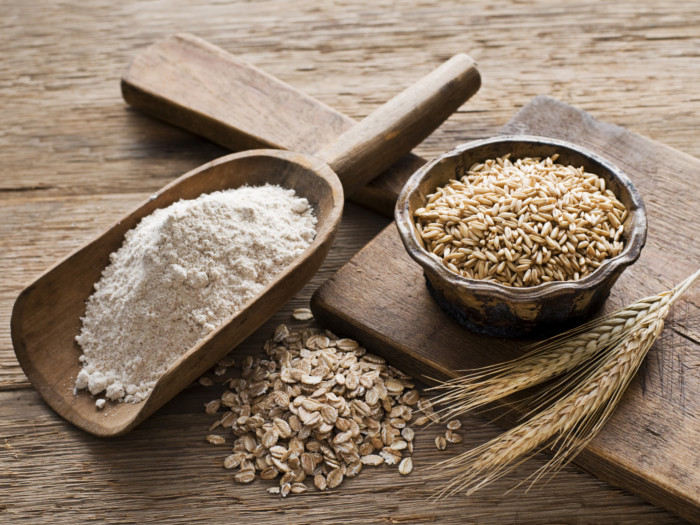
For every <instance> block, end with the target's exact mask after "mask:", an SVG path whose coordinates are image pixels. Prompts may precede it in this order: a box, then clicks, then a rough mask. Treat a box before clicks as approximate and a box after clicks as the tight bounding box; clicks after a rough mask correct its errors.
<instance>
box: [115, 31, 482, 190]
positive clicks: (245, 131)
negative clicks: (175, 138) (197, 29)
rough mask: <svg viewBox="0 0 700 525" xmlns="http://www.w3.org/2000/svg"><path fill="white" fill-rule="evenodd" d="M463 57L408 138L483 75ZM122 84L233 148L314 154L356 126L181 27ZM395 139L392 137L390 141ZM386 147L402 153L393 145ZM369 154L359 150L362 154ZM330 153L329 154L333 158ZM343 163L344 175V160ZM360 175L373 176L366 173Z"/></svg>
mask: <svg viewBox="0 0 700 525" xmlns="http://www.w3.org/2000/svg"><path fill="white" fill-rule="evenodd" d="M464 58H466V57H464ZM448 63H449V62H448ZM461 63H462V66H460V67H457V68H455V69H450V70H449V71H445V73H446V75H445V76H444V77H443V78H442V80H440V82H442V83H443V84H444V85H442V84H441V85H442V87H443V89H445V94H446V95H448V96H446V98H445V99H444V100H443V101H442V103H441V101H440V100H435V101H434V102H435V103H436V106H440V107H439V108H437V110H436V112H435V114H434V115H432V114H429V115H427V116H426V115H422V116H421V117H420V118H425V119H426V121H428V120H430V122H431V124H430V126H432V128H430V127H426V128H425V131H424V133H420V134H419V135H422V137H421V138H412V140H410V141H408V142H406V143H405V144H409V142H412V143H415V144H417V143H418V142H420V140H421V139H422V138H424V137H425V136H426V135H428V134H429V133H430V131H431V130H432V129H433V128H435V127H437V126H438V125H439V124H440V122H442V121H443V120H444V119H445V118H447V116H449V114H450V113H452V112H453V111H454V110H455V109H456V108H457V107H459V106H460V105H461V104H462V103H463V102H465V101H466V100H467V99H468V98H469V97H470V96H472V95H473V94H474V93H475V92H476V91H477V90H478V89H479V86H480V77H479V73H478V71H477V69H476V66H475V65H474V63H473V62H471V60H467V61H466V62H465V61H461ZM442 67H444V66H441V67H440V68H438V71H439V70H441V69H442ZM434 73H436V72H434ZM450 75H451V76H450ZM424 80H425V79H424ZM121 87H122V94H123V96H124V99H125V100H126V102H127V103H129V104H130V105H131V106H133V107H134V108H136V109H138V110H140V111H142V112H144V113H146V114H149V115H151V116H154V117H156V118H159V119H161V120H164V121H166V122H168V123H170V124H174V125H176V126H179V127H181V128H184V129H186V130H188V131H191V132H193V133H196V134H198V135H201V136H203V137H205V138H208V139H209V140H211V141H212V142H215V143H217V144H220V145H222V146H224V147H226V148H229V149H232V150H240V149H251V148H261V147H262V148H277V149H288V150H292V151H296V152H299V153H311V154H313V153H315V152H318V150H319V149H321V148H323V147H324V146H325V145H326V143H327V142H328V141H329V139H333V138H336V137H339V135H341V134H342V133H343V132H345V131H347V130H349V129H351V128H352V127H353V126H354V125H355V122H354V121H353V120H352V119H350V118H348V117H346V116H344V115H343V114H341V113H339V112H337V111H335V110H333V109H332V108H330V107H328V106H326V105H325V104H322V103H320V102H318V101H317V100H315V99H313V98H312V97H309V96H308V95H305V94H304V93H302V92H300V91H298V90H297V89H295V88H293V87H292V86H290V85H288V84H285V83H284V82H281V81H280V80H278V79H276V78H275V77H273V76H271V75H269V74H267V73H265V72H264V71H262V70H260V69H258V68H256V67H255V66H252V65H251V64H248V63H247V62H245V61H243V60H241V59H240V58H238V57H236V56H234V55H232V54H230V53H228V52H226V51H224V50H223V49H221V48H219V47H217V46H214V45H212V44H210V43H208V42H206V41H205V40H202V39H201V38H198V37H196V36H193V35H189V34H184V33H183V34H177V35H173V36H169V37H167V38H165V39H162V40H159V41H158V42H156V43H154V44H153V45H151V46H150V47H148V48H147V49H145V50H144V51H142V52H141V53H139V54H138V55H136V57H135V58H134V59H133V61H132V63H131V64H130V65H129V68H128V69H127V71H126V72H125V73H124V75H123V77H122V81H121ZM409 89H410V88H409ZM448 89H449V90H451V91H450V92H449V93H448V92H447V90H448ZM414 91H415V89H414ZM423 94H424V95H427V92H424V93H423ZM419 96H423V95H419ZM454 97H458V98H459V100H457V99H456V98H454ZM406 103H410V101H407V102H406ZM433 109H435V108H433ZM399 113H401V112H399ZM389 116H391V115H389ZM396 117H401V115H400V114H395V115H393V116H392V118H393V120H394V122H395V124H399V122H398V121H397V120H398V119H397V118H396ZM434 117H438V118H434ZM408 120H410V119H407V120H406V121H405V122H406V123H408ZM396 128H397V130H399V129H400V130H402V133H401V135H403V132H407V133H408V132H409V131H411V129H412V128H411V129H409V128H410V126H402V125H398V126H397V127H396ZM413 132H415V130H413ZM344 140H348V139H347V137H346V138H345V139H344ZM351 142H353V141H349V142H347V143H346V144H350V143H351ZM380 142H381V140H380ZM393 143H394V141H389V143H387V146H391V145H392V144H393ZM404 148H405V146H404ZM360 149H361V150H363V151H367V149H368V148H360ZM409 149H410V148H409ZM406 151H408V150H406ZM367 153H369V151H367ZM385 153H386V154H387V155H391V158H392V159H394V158H397V155H396V154H394V153H393V152H392V151H388V150H385ZM364 154H365V153H362V152H361V154H360V156H359V157H358V159H360V158H361V157H362V155H364ZM324 155H327V153H324ZM333 156H334V155H328V159H329V160H331V157H333ZM378 156H379V155H375V156H374V157H372V158H371V159H370V160H371V161H372V162H375V161H376V162H378V163H377V164H373V166H379V165H385V166H388V165H389V164H390V163H387V162H380V161H381V159H379V160H377V158H376V157H378ZM373 166H372V167H370V169H371V171H372V172H374V174H375V175H377V174H378V173H379V172H380V171H381V170H379V171H377V168H375V167H373ZM339 169H340V170H341V174H342V171H343V170H344V167H342V166H341V167H339ZM348 176H349V175H348ZM361 178H362V179H363V180H370V179H368V178H367V175H366V174H362V177H361ZM353 186H356V184H355V183H354V182H353ZM346 195H348V192H347V191H346Z"/></svg>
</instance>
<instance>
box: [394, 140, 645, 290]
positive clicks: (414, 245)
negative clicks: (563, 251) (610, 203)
mask: <svg viewBox="0 0 700 525" xmlns="http://www.w3.org/2000/svg"><path fill="white" fill-rule="evenodd" d="M514 142H526V143H532V144H544V145H547V146H554V147H557V148H561V149H563V150H570V151H573V152H575V153H577V154H579V155H582V156H584V157H586V158H588V159H589V160H591V161H593V162H594V163H596V164H598V165H600V166H602V167H603V169H605V170H606V171H607V172H608V173H609V174H610V177H611V178H614V179H616V180H617V182H618V183H619V185H620V187H621V188H622V189H623V191H625V192H627V193H628V196H629V199H630V202H631V206H629V207H628V213H629V216H630V218H629V219H628V220H632V221H633V223H632V225H631V229H630V235H629V238H628V239H626V242H625V246H624V248H623V250H622V252H621V253H620V254H619V255H617V256H615V257H612V258H610V259H606V260H605V261H604V262H603V263H602V264H601V265H600V266H599V267H598V268H596V269H595V270H594V271H593V272H591V273H590V274H589V275H587V276H586V277H584V278H582V279H579V280H578V281H550V282H547V283H542V284H538V285H536V286H529V287H515V286H506V285H503V284H500V283H494V282H490V281H482V280H480V279H470V278H467V277H463V276H461V275H458V274H456V273H454V272H453V271H451V270H449V269H448V268H447V267H445V266H444V265H443V264H442V263H440V262H438V261H436V260H435V259H434V258H433V257H431V256H430V255H429V253H428V251H427V250H426V249H425V248H423V246H422V244H421V242H420V241H419V239H418V235H417V232H416V229H415V226H414V220H413V217H412V214H411V212H410V200H411V197H412V195H413V194H414V193H415V192H416V191H418V188H419V187H420V183H421V182H422V181H423V179H424V178H425V177H426V176H427V174H428V173H430V171H431V170H432V169H433V168H434V167H435V166H436V165H438V164H439V163H441V162H444V161H445V160H447V159H451V158H454V157H457V156H459V155H461V154H463V153H465V152H467V151H469V150H473V149H476V148H478V147H482V146H485V145H489V144H498V143H514ZM533 156H534V155H533ZM599 175H600V174H599ZM618 197H619V195H618ZM394 218H395V222H396V226H397V228H398V230H399V235H400V237H401V241H402V242H403V245H404V247H405V249H406V251H407V252H408V254H409V255H410V256H411V258H413V259H414V260H415V261H416V262H417V263H418V264H420V265H421V266H422V267H423V268H424V270H425V271H426V273H427V274H428V275H429V277H430V274H431V273H432V274H437V276H438V277H439V278H440V279H441V280H443V281H445V282H448V283H450V284H451V285H454V286H458V287H466V288H470V289H472V290H473V291H474V292H481V293H483V294H488V295H491V296H493V297H494V298H502V299H507V300H510V301H517V302H526V301H532V300H533V299H545V298H548V297H551V296H555V295H559V294H561V293H566V292H567V291H581V290H587V289H593V288H595V287H597V286H599V285H600V284H602V283H604V282H605V281H606V280H607V279H608V278H609V277H610V276H612V275H614V274H615V273H616V272H618V271H621V270H622V269H624V268H625V267H626V266H629V265H631V264H633V263H634V262H635V261H636V260H637V259H638V258H639V256H640V254H641V251H642V248H643V247H644V244H645V243H646V236H647V217H646V209H645V206H644V202H643V201H642V197H641V195H640V194H639V192H638V191H637V189H636V188H635V186H634V184H633V183H632V181H631V180H630V179H629V177H628V176H627V175H626V174H625V173H624V172H623V171H622V170H621V169H619V168H618V167H617V166H616V165H615V164H613V163H612V162H610V161H608V160H607V159H605V158H603V157H602V156H600V155H598V154H597V153H593V152H592V151H590V150H588V149H587V148H584V147H581V146H578V145H577V144H574V143H572V142H568V141H564V140H560V139H554V138H549V137H541V136H537V135H499V136H496V137H491V138H487V139H480V140H474V141H471V142H467V143H466V144H461V145H459V146H457V147H455V148H453V149H452V150H450V151H448V152H446V153H444V154H442V155H440V156H438V157H436V158H434V159H432V160H431V161H429V162H428V163H427V164H425V165H423V166H422V167H421V168H419V169H418V170H417V171H416V172H415V173H414V174H413V175H412V176H411V177H410V178H409V179H408V181H407V182H406V184H405V185H404V187H403V189H402V190H401V193H400V194H399V197H398V199H397V201H396V207H395V210H394Z"/></svg>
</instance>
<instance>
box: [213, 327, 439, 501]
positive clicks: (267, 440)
mask: <svg viewBox="0 0 700 525" xmlns="http://www.w3.org/2000/svg"><path fill="white" fill-rule="evenodd" d="M295 317H296V316H295ZM307 318H308V317H307ZM265 353H266V357H263V358H259V357H258V358H253V357H251V356H248V357H246V358H245V359H244V360H243V362H242V364H241V374H240V377H237V378H233V379H230V380H228V381H227V386H228V389H227V390H226V391H225V392H224V393H223V395H222V396H221V398H220V399H216V400H213V401H211V402H209V403H208V404H207V405H206V412H207V413H209V414H214V413H219V412H220V411H221V410H222V409H223V413H222V414H221V415H220V417H219V418H218V419H217V421H216V422H215V423H214V424H213V425H212V426H211V427H210V431H212V432H213V431H215V432H217V433H215V434H209V435H208V436H207V440H208V441H209V442H210V443H212V444H215V445H225V444H227V443H230V441H229V440H230V439H231V438H233V450H232V454H230V455H229V456H228V457H227V458H226V459H225V460H224V467H225V468H227V469H237V470H236V472H235V474H234V479H235V480H236V481H237V482H239V483H250V482H252V481H253V480H254V479H255V478H256V477H257V476H260V478H261V479H268V480H271V479H279V486H276V487H272V488H270V489H268V491H269V492H271V493H280V494H281V495H282V496H287V495H288V494H289V493H290V492H291V493H302V492H305V491H306V490H307V488H308V487H307V484H306V483H305V481H306V480H307V479H313V484H314V485H315V486H316V488H317V489H318V490H326V489H332V488H335V487H338V486H339V485H340V484H341V483H342V482H343V479H344V478H350V477H353V476H357V475H358V474H359V473H360V471H361V470H362V468H363V467H364V466H366V465H371V466H376V465H381V464H383V463H386V464H389V465H394V464H398V470H399V472H400V473H401V474H403V475H407V474H409V473H410V472H411V470H412V469H413V460H412V458H411V454H412V452H413V439H414V431H413V429H412V428H411V427H410V423H411V422H412V420H413V419H414V415H415V414H416V413H417V412H418V411H419V410H420V411H422V412H423V414H422V415H421V416H419V417H416V418H415V420H414V421H413V423H414V424H418V425H422V424H424V423H426V422H427V421H428V420H429V419H431V420H433V421H439V418H438V416H437V415H436V413H435V412H434V411H433V409H432V408H431V406H430V403H429V402H427V400H425V399H421V397H420V393H419V391H418V390H416V389H415V388H414V384H413V382H412V381H411V379H410V378H409V377H408V376H406V375H405V374H403V373H402V372H400V371H399V370H397V369H395V368H393V367H391V366H389V365H387V364H386V362H385V361H384V359H382V358H380V357H378V356H376V355H372V354H370V353H367V352H366V350H365V349H364V348H362V347H361V346H360V345H359V344H358V343H357V342H356V341H353V340H351V339H339V338H337V337H336V336H335V335H333V334H332V333H330V332H327V331H326V332H322V331H320V330H318V329H313V328H305V329H303V330H295V331H290V330H289V328H288V327H287V326H286V325H280V326H279V327H278V328H277V330H276V331H275V334H274V337H273V339H271V340H269V341H267V343H266V344H265ZM231 364H232V363H231V362H230V361H228V362H226V363H222V366H220V367H219V368H218V369H217V370H215V373H216V374H218V373H223V372H222V369H223V368H224V367H225V366H228V365H231Z"/></svg>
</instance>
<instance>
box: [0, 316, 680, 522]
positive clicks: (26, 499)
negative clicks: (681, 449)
mask: <svg viewBox="0 0 700 525" xmlns="http://www.w3.org/2000/svg"><path fill="white" fill-rule="evenodd" d="M285 320H286V321H289V312H287V313H286V316H285ZM272 329H273V327H272V326H269V325H267V326H265V327H264V330H265V334H266V335H270V334H271V333H272V332H271V331H272ZM259 348H260V347H259V346H257V347H256V346H255V345H251V344H247V345H244V347H243V348H241V349H240V350H239V351H237V352H236V357H241V356H243V355H246V354H247V352H257V351H259ZM222 391H223V387H222V386H220V385H217V386H214V387H211V388H204V387H201V386H193V387H192V388H190V389H188V390H186V391H185V392H183V393H181V394H180V395H178V396H177V397H176V398H175V399H173V400H172V401H171V402H170V403H169V404H167V405H166V406H165V407H163V409H162V410H160V411H159V412H158V413H157V414H155V415H154V416H153V417H152V418H150V419H149V420H148V421H146V422H145V423H144V424H143V425H141V426H139V427H138V428H137V429H135V430H134V431H133V432H131V433H129V434H128V435H126V436H123V437H119V438H114V439H110V440H100V439H95V438H93V437H92V436H89V435H87V434H85V433H83V432H81V431H79V430H77V429H76V428H74V427H72V426H70V425H69V424H68V423H66V422H65V421H63V420H62V419H60V418H59V417H58V416H56V414H55V413H53V412H52V411H50V410H48V409H46V407H45V406H44V405H43V404H42V402H41V399H40V398H39V395H38V394H37V393H36V392H35V391H34V390H30V389H22V390H18V391H6V392H0V406H2V407H3V417H2V418H0V436H2V437H1V438H0V492H1V493H2V495H3V496H2V499H1V500H0V522H2V523H37V522H41V521H46V519H47V516H50V518H49V521H50V522H51V523H52V524H53V523H56V524H58V523H61V524H63V523H65V524H76V523H82V522H84V521H88V520H89V521H97V522H100V523H102V522H104V523H202V524H208V523H230V522H234V523H260V524H280V523H295V524H309V525H311V524H320V523H329V524H330V523H333V524H363V525H364V524H368V523H436V524H445V525H450V524H454V525H462V524H464V523H485V522H487V523H534V522H538V523H540V522H557V523H562V522H563V523H577V522H587V523H611V522H614V523H621V524H625V523H626V524H629V525H632V524H634V523H651V522H653V523H657V524H661V525H664V524H671V523H677V520H676V519H675V518H674V517H673V516H670V515H669V514H668V513H666V512H665V511H663V510H662V509H660V508H658V507H653V506H652V505H649V504H645V503H644V502H643V501H641V500H640V499H639V498H637V497H636V496H633V495H632V494H629V493H626V492H622V491H618V490H613V489H611V488H610V487H609V486H608V485H607V484H606V483H603V482H601V481H598V480H596V479H595V478H593V477H591V476H582V475H581V474H580V473H577V472H576V469H575V468H574V467H568V468H566V469H565V470H564V472H562V474H561V475H560V476H559V479H558V480H557V482H556V483H552V484H550V485H549V486H548V487H547V488H546V490H533V491H531V492H529V493H526V492H525V489H524V488H520V489H517V490H515V491H513V492H510V493H507V492H508V489H510V488H511V487H512V486H513V485H514V483H515V480H516V479H517V478H518V477H524V476H527V475H529V474H531V473H532V472H534V470H535V469H536V468H537V467H538V466H541V465H542V464H543V463H544V459H543V458H541V457H540V458H537V459H535V460H534V461H533V462H531V463H530V464H528V465H526V466H524V467H523V468H521V469H519V470H518V471H517V472H516V473H514V474H513V475H511V476H509V477H508V478H505V479H502V480H500V481H499V482H497V483H496V484H495V485H494V486H493V487H492V488H491V489H490V490H489V491H487V492H485V493H483V494H481V495H479V496H477V497H474V498H469V499H466V498H454V499H452V500H450V501H449V502H447V503H445V502H434V501H430V499H429V498H430V495H431V494H432V492H433V491H434V489H435V488H436V487H437V485H438V482H437V481H426V480H425V474H426V473H427V472H428V469H429V468H430V466H431V465H433V464H434V463H435V462H437V461H438V460H440V459H443V458H445V457H447V456H448V455H449V454H453V453H458V452H460V451H463V450H466V447H468V446H473V445H475V444H476V443H478V442H480V441H483V440H486V439H489V438H491V437H494V436H495V435H496V434H497V432H498V431H497V429H495V428H494V427H493V426H491V425H484V424H483V422H482V421H480V420H479V419H478V418H473V417H472V418H465V419H463V425H464V428H465V431H464V432H463V434H464V437H465V442H464V443H462V444H460V445H454V446H451V447H450V448H449V449H448V450H447V451H438V450H437V449H436V448H435V445H434V441H435V437H436V436H437V435H438V434H439V433H442V432H444V428H443V427H441V426H433V427H428V428H420V429H418V430H417V434H416V438H415V443H416V448H415V451H414V455H413V457H414V461H415V467H414V471H413V473H412V474H411V475H409V476H406V477H403V476H400V475H399V474H398V473H397V472H396V466H393V467H391V466H386V465H384V466H381V467H376V468H370V467H366V468H365V469H364V470H363V471H362V473H361V474H360V476H358V477H356V478H353V479H348V480H346V481H345V482H343V484H342V485H341V486H340V487H339V488H338V489H336V490H330V491H327V492H325V493H320V492H316V491H309V492H308V493H306V494H303V495H299V496H295V495H290V496H289V497H288V498H286V499H282V498H281V497H280V496H279V495H271V494H268V493H267V492H266V489H267V488H269V487H272V486H274V485H275V484H276V483H275V481H263V480H256V481H255V482H253V483H251V484H250V485H239V484H236V483H234V481H233V479H232V478H233V472H232V471H229V470H225V469H223V468H222V463H223V460H224V458H225V457H226V456H227V455H229V454H230V446H221V447H214V446H212V445H210V444H208V443H206V442H205V436H206V435H207V434H208V433H209V432H208V430H207V427H208V426H209V425H210V424H211V423H212V422H213V421H214V420H215V419H216V418H215V417H214V416H208V415H205V414H204V411H203V405H204V403H205V402H206V401H209V400H211V399H214V398H215V397H217V396H219V395H221V392H222Z"/></svg>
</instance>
